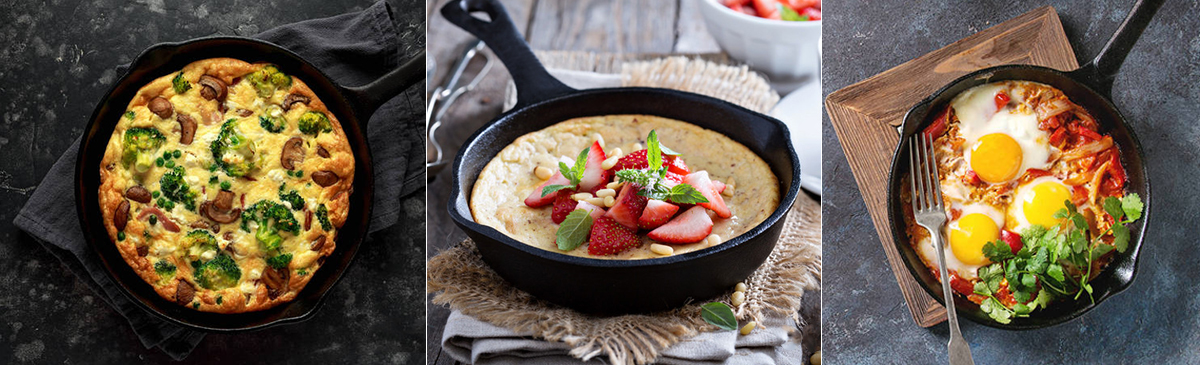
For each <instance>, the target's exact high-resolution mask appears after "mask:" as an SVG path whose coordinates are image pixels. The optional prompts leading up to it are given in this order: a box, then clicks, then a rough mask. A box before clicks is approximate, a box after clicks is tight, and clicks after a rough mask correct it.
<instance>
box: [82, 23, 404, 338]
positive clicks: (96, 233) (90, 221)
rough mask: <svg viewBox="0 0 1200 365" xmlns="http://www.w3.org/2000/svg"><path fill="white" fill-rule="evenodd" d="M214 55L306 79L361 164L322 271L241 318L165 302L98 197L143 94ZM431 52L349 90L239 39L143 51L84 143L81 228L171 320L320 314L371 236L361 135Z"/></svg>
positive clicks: (139, 296) (194, 323) (124, 284)
mask: <svg viewBox="0 0 1200 365" xmlns="http://www.w3.org/2000/svg"><path fill="white" fill-rule="evenodd" d="M214 57H232V58H237V59H241V60H244V61H247V62H251V63H254V62H269V63H273V64H276V65H278V66H279V68H280V70H283V72H285V73H287V74H290V75H293V76H296V77H299V78H300V79H301V80H304V82H305V83H306V84H308V86H309V87H310V88H312V90H313V92H314V93H315V94H316V95H317V97H318V98H320V99H321V101H323V102H325V105H326V106H327V107H328V108H329V111H330V112H332V113H333V114H334V115H336V116H337V117H338V120H339V121H341V124H342V129H343V130H344V131H345V133H346V137H347V139H349V141H350V148H351V150H352V151H353V152H354V158H355V160H356V161H357V164H356V166H355V170H354V189H353V192H352V193H351V194H350V212H349V215H348V216H347V218H346V225H345V226H343V227H342V228H341V230H340V231H338V235H337V248H336V249H335V250H334V251H333V254H331V255H330V256H329V257H327V258H326V259H325V263H324V265H323V267H321V269H320V270H317V271H316V273H314V274H313V275H314V276H313V278H312V279H311V281H310V282H309V283H308V285H307V286H305V287H304V289H303V290H302V291H301V292H300V293H299V294H298V295H297V297H296V299H295V300H293V301H291V302H289V303H286V304H282V305H279V306H276V307H274V308H271V309H267V310H262V311H257V312H250V313H241V314H215V313H206V312H199V311H195V310H192V309H190V308H184V307H182V306H180V305H178V304H175V303H174V302H172V301H169V300H166V299H163V298H162V297H160V296H159V295H158V293H156V292H155V291H154V289H153V288H151V287H150V285H149V284H146V282H145V281H144V280H142V279H141V277H139V276H138V275H137V274H136V273H135V272H134V271H133V269H131V268H130V267H129V265H128V264H126V263H125V260H124V259H123V258H122V257H121V254H120V253H119V252H118V251H117V249H116V245H114V244H113V243H112V241H111V240H110V239H109V237H108V234H107V233H106V231H105V229H104V217H103V215H101V213H100V206H99V205H100V204H99V203H98V201H99V199H98V198H97V195H98V190H99V186H100V174H99V173H98V171H99V169H100V160H101V159H102V158H103V157H104V149H105V146H106V144H107V143H108V140H109V137H110V136H111V135H112V132H113V128H115V127H116V124H117V121H118V120H119V118H120V117H121V114H122V113H124V112H125V107H126V106H127V105H129V101H130V100H132V99H133V96H134V95H135V94H136V93H137V90H138V89H139V88H141V87H142V86H144V85H145V84H147V83H149V82H150V81H151V80H154V79H155V78H158V77H161V76H163V75H166V74H168V73H171V72H174V71H177V70H179V69H181V68H183V66H184V65H187V64H188V63H191V62H193V61H198V60H202V59H207V58H214ZM424 58H425V55H424V53H422V54H420V55H417V56H414V57H413V58H412V59H411V60H410V61H408V62H407V63H405V64H404V65H402V66H400V67H399V68H397V69H395V70H392V71H391V72H389V73H388V74H386V75H384V76H383V77H380V78H379V79H378V80H375V81H373V82H371V83H370V84H367V85H363V86H359V87H344V86H340V85H337V84H334V83H333V82H332V81H330V78H329V77H328V76H326V75H325V74H324V73H322V72H321V71H320V70H318V69H316V68H315V67H313V66H312V64H310V63H308V61H305V60H304V59H303V58H301V57H300V56H299V55H296V54H295V53H292V52H291V51H288V50H287V49H284V48H283V47H280V46H277V45H274V44H271V43H268V42H264V41H261V40H256V39H250V38H240V37H211V38H200V39H194V40H189V41H184V42H180V43H162V44H158V45H155V46H152V47H150V48H149V49H147V50H145V51H144V52H142V54H141V55H140V56H138V58H137V59H136V60H135V61H133V63H132V64H131V65H130V66H129V71H128V72H127V73H126V74H125V76H123V77H121V79H120V80H118V81H117V83H116V84H115V85H113V87H112V89H111V90H109V92H108V93H107V94H106V95H105V96H104V98H103V99H101V100H100V103H99V104H98V105H97V106H96V110H95V111H93V112H92V117H91V120H90V121H89V122H88V127H87V129H86V132H85V133H84V135H83V139H82V141H81V144H80V146H79V157H78V160H77V162H76V164H75V203H76V207H77V209H78V212H79V225H80V226H81V227H82V228H83V231H84V236H85V237H87V240H88V244H89V245H90V246H91V247H92V249H93V250H94V251H95V252H96V254H97V255H98V256H100V260H101V261H102V262H104V266H105V268H107V272H108V273H109V276H110V277H111V278H112V279H113V282H115V283H117V284H118V286H120V287H121V289H122V292H124V293H125V294H126V295H127V296H128V297H129V298H130V300H131V301H132V302H134V303H137V304H138V305H140V306H141V307H143V308H144V309H146V310H148V311H150V312H151V313H155V314H157V315H158V316H160V317H162V318H165V319H167V320H169V321H171V322H174V323H176V324H179V325H183V326H186V327H190V328H194V329H199V330H207V331H237V330H248V329H258V328H264V327H267V326H271V325H275V324H280V323H285V322H292V321H299V320H302V319H305V318H307V317H308V316H309V315H311V314H312V313H314V312H315V311H316V309H317V307H319V306H320V304H321V299H322V297H324V295H325V293H326V292H327V291H328V290H329V288H331V287H332V286H333V285H334V283H336V282H337V281H338V279H339V278H341V276H342V273H344V272H345V271H346V268H347V267H349V265H350V262H351V261H352V260H353V259H354V254H355V252H357V251H358V245H359V243H361V242H362V240H363V238H364V236H365V235H366V232H367V224H368V222H369V221H370V216H371V198H372V193H373V190H374V186H375V184H374V179H373V176H375V175H374V171H373V169H372V164H371V152H370V150H369V149H368V148H367V139H366V138H365V136H364V134H363V129H365V128H366V123H367V119H369V118H368V117H369V116H370V115H371V113H373V112H374V111H375V110H376V109H378V108H379V106H381V105H382V104H383V103H384V102H385V101H387V100H388V99H390V98H392V97H393V96H395V95H397V94H399V93H400V92H402V91H404V89H406V88H408V87H409V86H411V85H412V84H415V83H416V82H417V81H420V80H421V77H422V72H423V71H422V70H421V67H422V66H423V62H424Z"/></svg>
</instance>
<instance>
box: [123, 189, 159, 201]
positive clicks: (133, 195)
mask: <svg viewBox="0 0 1200 365" xmlns="http://www.w3.org/2000/svg"><path fill="white" fill-rule="evenodd" d="M125 197H126V198H129V200H132V201H135V202H138V203H142V204H150V199H153V198H151V197H150V190H146V188H143V187H142V186H141V185H134V186H131V187H129V189H125Z"/></svg>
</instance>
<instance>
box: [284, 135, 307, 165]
mask: <svg viewBox="0 0 1200 365" xmlns="http://www.w3.org/2000/svg"><path fill="white" fill-rule="evenodd" d="M302 162H304V140H303V139H301V138H300V137H292V139H289V140H287V142H284V143H283V152H282V153H280V154H279V164H280V165H283V168H285V169H288V170H295V169H296V165H298V164H300V163H302Z"/></svg>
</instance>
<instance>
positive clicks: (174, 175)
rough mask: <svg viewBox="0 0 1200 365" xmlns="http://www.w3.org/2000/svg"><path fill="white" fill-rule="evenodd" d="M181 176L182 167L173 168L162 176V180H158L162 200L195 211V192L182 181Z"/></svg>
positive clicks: (182, 172)
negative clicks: (164, 199)
mask: <svg viewBox="0 0 1200 365" xmlns="http://www.w3.org/2000/svg"><path fill="white" fill-rule="evenodd" d="M183 174H184V169H183V166H175V168H173V169H171V170H170V171H167V173H165V174H163V176H162V178H161V179H159V180H158V185H159V187H160V188H161V189H162V196H163V198H166V199H167V200H169V201H172V202H175V203H181V204H183V206H184V207H187V209H188V210H192V211H195V210H196V192H195V191H193V190H192V188H191V187H190V186H188V183H187V182H186V181H184V180H183ZM159 205H162V204H159ZM168 210H170V208H168Z"/></svg>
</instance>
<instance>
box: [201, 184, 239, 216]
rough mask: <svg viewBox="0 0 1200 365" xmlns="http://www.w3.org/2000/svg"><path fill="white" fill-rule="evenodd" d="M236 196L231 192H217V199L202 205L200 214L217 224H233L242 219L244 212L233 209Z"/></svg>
mask: <svg viewBox="0 0 1200 365" xmlns="http://www.w3.org/2000/svg"><path fill="white" fill-rule="evenodd" d="M235 196H236V195H235V194H234V193H233V192H232V191H229V190H221V191H219V192H217V199H216V200H213V201H206V202H204V203H201V204H200V214H201V215H203V216H205V217H207V218H208V219H212V220H213V221H214V222H217V223H233V222H234V221H237V219H238V218H239V217H241V214H242V210H241V209H240V208H233V198H234V197H235Z"/></svg>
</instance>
